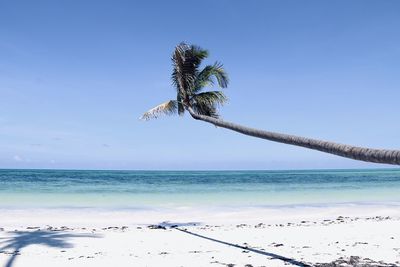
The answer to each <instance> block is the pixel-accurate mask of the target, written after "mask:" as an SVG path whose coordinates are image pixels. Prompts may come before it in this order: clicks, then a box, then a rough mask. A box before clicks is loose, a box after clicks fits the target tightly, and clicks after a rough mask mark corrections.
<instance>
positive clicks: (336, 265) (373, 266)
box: [313, 256, 400, 267]
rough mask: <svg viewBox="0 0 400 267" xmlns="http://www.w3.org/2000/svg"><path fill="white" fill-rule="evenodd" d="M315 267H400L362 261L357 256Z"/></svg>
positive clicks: (369, 260) (319, 264) (315, 265)
mask: <svg viewBox="0 0 400 267" xmlns="http://www.w3.org/2000/svg"><path fill="white" fill-rule="evenodd" d="M313 266H314V267H400V266H399V265H397V264H392V263H384V262H382V261H378V262H376V261H373V260H371V259H368V258H365V259H361V258H360V257H357V256H351V257H350V258H348V259H345V258H342V257H341V258H339V259H337V260H335V261H333V262H330V263H317V264H314V265H313Z"/></svg>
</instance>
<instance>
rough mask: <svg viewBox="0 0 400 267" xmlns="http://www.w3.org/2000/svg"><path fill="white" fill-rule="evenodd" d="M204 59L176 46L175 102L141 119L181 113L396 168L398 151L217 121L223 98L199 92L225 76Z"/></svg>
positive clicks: (203, 52)
mask: <svg viewBox="0 0 400 267" xmlns="http://www.w3.org/2000/svg"><path fill="white" fill-rule="evenodd" d="M207 56H208V52H207V50H204V49H202V48H200V47H198V46H194V45H187V44H185V43H181V44H179V45H177V46H176V47H175V51H174V53H173V54H172V62H173V72H172V82H173V85H174V86H175V88H176V92H177V97H176V100H169V101H167V102H164V103H162V104H160V105H158V106H156V107H154V108H152V109H150V110H149V111H147V112H146V113H144V114H143V116H142V117H141V119H144V120H149V119H152V118H158V117H159V116H160V115H162V114H167V115H171V114H176V113H178V114H179V115H183V114H184V112H185V111H188V112H189V113H190V115H191V116H192V117H193V118H194V119H196V120H202V121H205V122H208V123H211V124H213V125H215V126H219V127H222V128H226V129H229V130H232V131H235V132H239V133H242V134H245V135H249V136H254V137H258V138H262V139H266V140H270V141H275V142H279V143H284V144H290V145H295V146H301V147H305V148H309V149H314V150H318V151H322V152H326V153H330V154H334V155H338V156H341V157H346V158H351V159H355V160H361V161H367V162H375V163H386V164H393V165H400V150H387V149H373V148H364V147H356V146H351V145H345V144H339V143H334V142H329V141H324V140H317V139H311V138H305V137H301V136H295V135H288V134H282V133H276V132H269V131H264V130H259V129H254V128H249V127H245V126H242V125H238V124H235V123H232V122H227V121H224V120H221V119H219V117H218V112H217V108H218V106H220V105H223V104H224V103H225V102H226V101H227V97H226V96H225V94H224V93H223V92H221V91H203V89H204V88H205V87H208V86H212V85H214V84H215V83H217V84H218V85H219V86H220V87H221V88H226V87H227V85H228V76H227V74H226V72H225V70H224V69H223V66H222V64H221V63H218V62H216V63H214V64H213V65H207V66H205V67H204V68H203V69H200V64H201V62H202V60H203V59H205V58H206V57H207Z"/></svg>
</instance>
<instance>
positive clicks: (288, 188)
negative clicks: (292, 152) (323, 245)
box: [0, 169, 400, 209]
mask: <svg viewBox="0 0 400 267" xmlns="http://www.w3.org/2000/svg"><path fill="white" fill-rule="evenodd" d="M333 203H335V204H340V203H356V204H364V203H365V204H370V203H388V204H394V205H397V204H400V169H379V170H301V171H88V170H85V171H80V170H5V169H3V170H0V208H18V207H24V208H26V207H40V208H46V207H63V208H65V207H68V208H70V207H73V208H79V207H84V208H88V207H94V208H121V209H130V208H132V209H140V208H146V207H171V206H172V207H177V206H178V207H185V206H196V205H198V206H206V207H209V206H242V205H243V206H280V205H284V206H290V205H310V206H318V205H325V204H333Z"/></svg>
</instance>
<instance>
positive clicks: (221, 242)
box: [173, 227, 311, 267]
mask: <svg viewBox="0 0 400 267" xmlns="http://www.w3.org/2000/svg"><path fill="white" fill-rule="evenodd" d="M173 228H174V229H176V230H178V231H181V232H183V233H186V234H189V235H193V236H196V237H200V238H203V239H207V240H210V241H213V242H217V243H220V244H224V245H227V246H231V247H235V248H240V249H242V250H247V251H251V252H254V253H257V254H261V255H265V256H268V257H272V258H274V259H278V260H281V261H284V262H285V263H289V264H292V265H296V266H300V267H311V265H309V264H307V263H304V262H301V261H297V260H295V259H291V258H287V257H284V256H281V255H278V254H275V253H271V252H267V251H262V250H258V249H254V248H250V247H247V246H240V245H238V244H233V243H229V242H226V241H223V240H218V239H215V238H211V237H207V236H204V235H200V234H196V233H193V232H190V231H188V230H186V229H180V228H178V227H173Z"/></svg>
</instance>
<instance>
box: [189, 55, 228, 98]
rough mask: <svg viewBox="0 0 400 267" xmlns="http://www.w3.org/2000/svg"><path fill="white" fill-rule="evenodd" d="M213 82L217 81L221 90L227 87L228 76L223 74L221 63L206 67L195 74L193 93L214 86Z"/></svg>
mask: <svg viewBox="0 0 400 267" xmlns="http://www.w3.org/2000/svg"><path fill="white" fill-rule="evenodd" d="M214 80H217V83H218V85H219V86H220V87H221V88H226V87H228V82H229V79H228V74H227V73H226V72H225V69H224V68H223V65H222V64H221V63H218V62H215V63H214V65H208V66H206V67H204V69H203V70H202V71H201V72H199V73H198V74H197V79H196V84H195V88H194V90H193V91H194V92H199V91H201V90H202V89H203V88H204V87H206V86H211V85H214V83H215V82H214Z"/></svg>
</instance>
